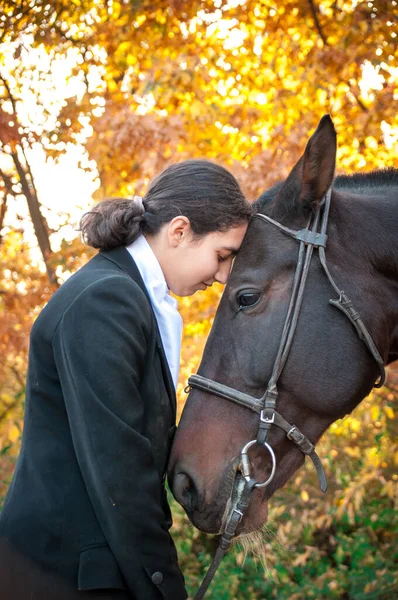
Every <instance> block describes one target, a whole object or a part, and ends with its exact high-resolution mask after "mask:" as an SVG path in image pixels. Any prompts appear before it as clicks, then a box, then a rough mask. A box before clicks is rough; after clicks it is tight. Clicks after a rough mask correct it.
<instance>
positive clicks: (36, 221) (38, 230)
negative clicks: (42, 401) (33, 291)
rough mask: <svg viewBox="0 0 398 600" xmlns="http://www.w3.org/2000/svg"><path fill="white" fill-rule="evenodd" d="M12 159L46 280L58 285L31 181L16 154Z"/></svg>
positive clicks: (47, 236) (48, 238)
mask: <svg viewBox="0 0 398 600" xmlns="http://www.w3.org/2000/svg"><path fill="white" fill-rule="evenodd" d="M12 158H13V160H14V164H15V168H16V170H17V172H18V175H19V180H20V182H21V186H22V191H23V194H24V196H25V197H26V201H27V203H28V208H29V213H30V217H31V219H32V223H33V227H34V230H35V234H36V238H37V241H38V244H39V248H40V251H41V253H42V256H43V260H44V263H45V265H46V269H47V274H48V278H49V280H50V283H52V284H54V285H58V281H57V277H56V275H55V271H54V269H53V268H52V267H51V266H50V264H49V258H50V256H51V254H52V250H51V245H50V237H49V235H48V226H47V223H46V220H45V218H44V217H43V215H42V214H41V210H40V202H39V199H38V197H37V194H36V190H35V187H34V184H33V181H32V182H30V181H28V178H27V174H26V172H25V169H24V168H23V166H22V164H21V161H20V160H19V157H18V154H17V153H16V152H13V153H12Z"/></svg>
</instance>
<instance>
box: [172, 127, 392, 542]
mask: <svg viewBox="0 0 398 600" xmlns="http://www.w3.org/2000/svg"><path fill="white" fill-rule="evenodd" d="M335 163H336V132H335V129H334V125H333V122H332V120H331V118H330V117H329V116H328V115H325V116H324V117H323V118H322V119H321V121H320V123H319V125H318V127H317V129H316V131H315V133H314V134H313V135H312V137H311V138H310V139H309V141H308V143H307V145H306V148H305V151H304V154H303V155H302V156H301V158H300V160H299V161H298V162H297V164H296V165H295V166H294V168H293V169H292V171H291V172H290V174H289V176H288V177H287V179H286V180H285V181H282V182H279V183H277V184H276V185H274V186H273V187H272V188H271V189H269V190H268V191H266V192H264V193H263V194H262V195H261V196H260V198H259V199H258V200H257V201H256V203H255V212H256V214H255V215H254V216H253V218H252V220H251V223H250V224H249V227H248V230H247V233H246V236H245V238H244V241H243V244H242V248H241V250H240V251H239V253H238V256H237V257H236V259H235V262H234V265H233V269H232V272H231V274H230V277H229V280H228V283H227V285H226V288H225V290H224V293H223V296H222V298H221V302H220V305H219V307H218V310H217V312H216V316H215V319H214V324H213V327H212V330H211V332H210V335H209V338H208V340H207V344H206V346H205V350H204V354H203V358H202V361H201V364H200V367H199V371H198V376H194V377H193V378H191V379H190V380H189V382H190V383H191V390H190V393H189V396H188V399H187V402H186V404H185V407H184V410H183V413H182V417H181V421H180V424H179V427H178V429H177V433H176V436H175V439H174V443H173V447H172V451H171V456H170V461H169V470H168V479H169V483H170V488H171V490H172V492H173V494H174V496H175V498H176V500H177V501H178V502H179V503H180V504H181V505H182V506H183V507H184V509H185V511H186V513H187V515H188V517H189V518H190V520H191V522H192V523H193V524H194V525H195V526H196V527H197V528H199V529H200V530H202V531H204V532H207V533H213V534H219V533H221V532H222V531H223V530H225V527H226V523H227V521H228V515H229V514H230V512H231V509H232V508H233V506H236V498H235V496H236V493H237V492H236V490H237V488H239V485H238V484H239V482H240V481H242V479H243V478H244V479H245V480H246V482H248V481H255V482H257V483H256V485H254V488H253V490H252V494H251V497H250V502H249V504H248V506H247V509H246V511H245V514H244V515H243V518H241V517H242V514H240V516H239V519H238V520H237V528H236V535H240V534H243V533H249V532H252V531H254V530H257V529H259V528H260V527H262V526H263V525H264V523H265V522H266V521H267V514H268V501H269V499H270V498H271V496H272V495H273V494H274V492H275V491H276V490H277V489H279V488H280V487H282V486H283V485H284V484H285V483H286V482H287V481H288V480H289V478H290V477H291V476H292V475H293V473H294V472H295V471H296V470H297V469H298V468H299V467H300V466H301V465H302V464H303V462H304V458H305V455H309V456H310V457H311V458H312V459H313V461H314V464H315V466H316V467H317V471H318V475H319V478H320V482H321V488H322V489H323V490H325V489H326V482H325V481H324V474H323V470H322V466H321V465H320V461H319V458H318V457H317V454H316V452H315V445H316V443H317V442H318V441H319V439H320V438H321V436H322V435H323V433H324V432H325V431H326V430H327V428H328V427H329V426H330V425H331V424H332V423H333V422H334V421H336V420H337V419H340V418H342V417H344V416H345V415H347V414H348V413H350V412H351V411H352V410H353V409H354V408H355V407H356V406H357V405H358V404H359V403H360V402H361V400H362V399H363V398H364V397H365V396H366V395H367V394H368V393H369V392H370V390H371V389H372V387H373V386H374V385H375V384H376V381H377V380H378V379H379V378H382V377H383V371H384V365H386V364H388V363H390V362H392V361H394V360H396V359H397V358H398V235H397V232H398V170H396V169H388V170H377V171H373V172H369V173H358V174H353V175H348V176H347V175H342V176H337V177H336V176H335ZM326 213H327V214H326ZM320 215H323V216H320ZM321 218H322V222H321V220H320V219H321ZM311 219H312V223H314V221H315V224H314V225H313V226H312V229H311V228H309V226H308V223H309V220H311ZM326 229H327V230H326ZM298 242H299V248H298ZM305 252H306V253H307V254H303V253H305ZM308 254H309V255H310V256H309V258H308ZM307 259H308V260H307ZM326 259H327V261H326ZM298 263H299V265H298ZM303 273H304V275H303ZM303 278H304V282H303V281H302V280H303ZM300 282H301V283H300ZM343 290H345V291H343ZM336 309H340V310H336ZM347 317H348V318H347ZM281 339H282V341H281ZM364 342H365V343H364ZM381 383H382V381H379V384H381ZM276 384H277V386H276ZM231 401H232V402H231ZM259 414H260V417H261V418H260V421H259ZM248 442H249V443H248ZM242 448H243V450H244V451H242ZM262 480H264V481H262ZM260 482H261V483H260ZM238 512H240V511H238Z"/></svg>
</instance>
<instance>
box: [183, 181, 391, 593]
mask: <svg viewBox="0 0 398 600" xmlns="http://www.w3.org/2000/svg"><path fill="white" fill-rule="evenodd" d="M331 195H332V192H331V189H329V190H328V191H327V193H326V195H325V198H324V199H323V201H322V202H321V203H320V204H319V205H318V208H317V211H316V213H315V214H314V216H313V219H312V224H311V219H310V222H309V224H308V227H307V228H305V229H300V230H299V231H295V230H293V229H290V228H288V227H285V226H284V225H282V224H281V223H278V221H275V220H274V219H272V218H271V217H269V216H267V215H263V214H260V213H258V214H256V215H255V217H257V218H259V219H262V220H264V221H266V222H268V223H270V224H272V225H274V226H275V227H277V228H278V229H279V230H280V231H281V232H282V233H284V234H286V235H289V236H290V237H292V238H294V239H295V240H297V241H298V242H299V244H300V248H299V253H298V259H297V265H296V271H295V274H294V279H293V286H292V295H291V299H290V302H289V307H288V311H287V315H286V319H285V323H284V326H283V331H282V335H281V340H280V343H279V347H278V352H277V356H276V358H275V362H274V366H273V369H272V374H271V377H270V380H269V382H268V385H267V389H266V391H265V393H264V395H263V396H262V397H261V398H254V397H253V396H250V395H249V394H245V393H244V392H240V391H238V390H235V389H233V388H230V387H228V386H226V385H224V384H221V383H218V382H216V381H212V380H211V379H207V378H206V377H202V376H201V375H192V376H191V377H190V378H189V379H188V387H192V388H196V389H199V390H202V391H204V392H208V393H210V394H214V395H216V396H219V397H221V398H225V399H226V400H230V401H232V402H235V403H236V404H238V405H240V406H243V407H245V408H249V409H250V410H252V411H254V412H255V413H259V415H260V422H259V428H258V432H257V438H256V439H255V440H252V441H250V442H248V443H247V444H246V445H245V446H244V448H243V449H242V451H241V472H242V474H243V477H244V487H243V488H242V489H241V492H240V496H239V494H238V501H237V505H236V507H235V508H233V509H232V511H231V512H230V514H229V516H228V519H227V523H226V526H225V530H224V534H223V535H222V537H221V541H220V545H219V547H218V549H217V552H216V555H215V557H214V559H213V562H212V564H211V566H210V569H209V571H208V573H207V575H206V577H205V579H204V581H203V582H202V585H201V586H200V590H199V592H198V593H197V595H196V596H195V600H201V599H202V598H203V597H204V595H205V593H206V590H207V589H208V587H209V585H210V582H211V580H212V578H213V576H214V573H215V572H216V570H217V567H218V565H219V563H220V561H221V559H222V557H223V556H224V554H225V552H226V551H227V550H228V548H229V547H230V545H231V542H232V539H233V537H234V535H235V532H236V529H237V526H238V524H239V522H240V521H241V519H242V518H243V514H244V511H245V510H246V508H247V507H248V505H249V502H250V496H251V493H252V491H253V489H254V488H255V487H265V486H267V485H269V483H270V482H271V481H272V479H273V477H274V474H275V467H276V459H275V453H274V451H273V449H272V447H271V446H270V445H269V444H268V443H267V441H266V440H267V437H268V433H269V430H270V428H271V427H272V425H276V426H277V427H280V428H281V429H282V430H283V431H285V432H286V435H287V437H288V439H289V440H292V441H293V442H294V443H295V444H296V445H297V446H298V448H300V450H301V451H302V452H303V453H304V454H306V455H308V456H309V457H310V458H311V460H312V462H313V463H314V465H315V468H316V471H317V474H318V479H319V483H320V487H321V490H322V491H323V492H325V491H326V489H327V482H326V476H325V472H324V470H323V467H322V464H321V461H320V459H319V457H318V455H317V454H316V452H315V447H314V445H313V444H312V443H311V442H310V440H309V439H308V438H307V437H306V436H305V435H304V434H303V433H302V432H301V431H300V430H299V429H298V428H297V427H296V426H295V425H290V423H288V422H287V421H286V420H285V419H284V418H283V417H282V415H281V414H280V413H278V412H277V411H276V401H277V398H278V390H277V382H278V380H279V377H280V375H281V373H282V371H283V368H284V366H285V364H286V360H287V358H288V355H289V351H290V349H291V346H292V342H293V337H294V333H295V331H296V327H297V323H298V318H299V315H300V309H301V305H302V301H303V296H304V290H305V285H306V282H307V278H308V273H309V269H310V264H311V258H312V255H313V251H314V249H318V250H319V258H320V262H321V265H322V267H323V270H324V271H325V274H326V276H327V278H328V280H329V282H330V283H331V285H332V287H333V289H334V290H335V291H336V292H337V294H338V296H339V298H338V300H329V302H330V304H331V305H332V306H335V307H336V308H338V309H339V310H341V311H342V312H343V314H344V315H345V316H346V317H347V318H348V319H349V321H350V322H351V323H352V324H353V326H354V327H355V330H356V332H357V334H358V336H359V338H360V339H361V340H362V341H363V342H364V343H365V345H366V347H367V348H368V350H369V352H370V353H371V355H372V356H373V358H374V359H375V361H376V363H377V365H378V368H379V371H380V380H379V382H378V383H376V384H375V386H377V387H380V386H381V385H383V383H384V380H385V371H384V362H383V359H382V358H381V356H380V354H379V352H378V350H377V348H376V345H375V343H374V342H373V339H372V337H371V335H370V334H369V332H368V330H367V329H366V327H365V325H364V323H363V321H362V319H361V317H360V315H359V313H358V312H357V311H356V310H355V308H354V306H353V304H352V301H351V300H350V299H349V298H348V297H347V295H346V294H345V293H344V291H343V290H340V289H339V287H338V286H337V285H336V283H335V281H334V279H333V277H332V275H331V274H330V271H329V269H328V266H327V263H326V255H325V247H326V242H327V235H326V230H327V224H328V218H329V209H330V201H331ZM322 209H323V214H322V222H321V229H320V231H319V232H318V227H319V220H320V213H321V210H322ZM256 444H257V445H259V446H262V447H263V448H265V449H266V450H267V451H268V453H269V455H270V457H271V460H272V469H271V474H270V476H269V477H268V479H267V480H266V481H264V482H262V483H259V482H257V481H256V480H255V479H253V478H252V477H251V474H250V470H251V468H250V461H249V458H248V451H249V449H250V448H251V447H252V446H253V445H256ZM238 487H239V486H238ZM234 489H237V480H235V488H234Z"/></svg>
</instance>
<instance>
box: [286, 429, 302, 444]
mask: <svg viewBox="0 0 398 600" xmlns="http://www.w3.org/2000/svg"><path fill="white" fill-rule="evenodd" d="M295 431H297V432H298V433H299V434H301V437H302V438H303V437H304V434H303V433H301V431H300V430H299V429H298V428H297V427H296V426H295V425H293V427H292V428H291V429H289V431H288V432H287V433H286V437H287V439H288V440H291V441H292V442H296V443H297V440H296V439H295V438H294V432H295Z"/></svg>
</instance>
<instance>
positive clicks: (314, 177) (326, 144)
mask: <svg viewBox="0 0 398 600" xmlns="http://www.w3.org/2000/svg"><path fill="white" fill-rule="evenodd" d="M335 166H336V131H335V128H334V125H333V121H332V119H331V118H330V116H329V115H324V116H323V117H322V119H321V120H320V121H319V124H318V127H317V128H316V131H315V132H314V133H313V135H312V136H311V137H310V139H309V140H308V143H307V146H306V148H305V152H304V155H303V156H302V179H301V193H300V201H301V202H302V204H303V205H305V206H307V207H309V208H312V209H313V208H315V206H316V205H317V204H318V203H319V202H320V201H321V200H322V198H323V197H324V195H325V194H326V192H327V191H328V189H329V187H330V186H331V185H332V182H333V178H334V171H335Z"/></svg>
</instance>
